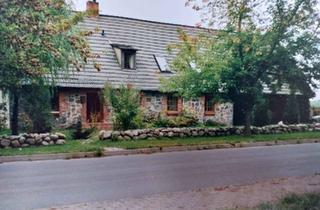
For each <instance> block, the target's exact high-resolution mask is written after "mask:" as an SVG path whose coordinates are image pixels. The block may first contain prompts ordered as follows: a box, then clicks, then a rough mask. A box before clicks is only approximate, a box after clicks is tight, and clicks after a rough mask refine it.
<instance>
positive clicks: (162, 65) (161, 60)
mask: <svg viewBox="0 0 320 210" xmlns="http://www.w3.org/2000/svg"><path fill="white" fill-rule="evenodd" d="M153 56H154V59H155V60H156V62H157V65H158V68H159V70H160V71H161V72H171V70H170V66H169V64H168V61H167V59H166V58H165V57H162V56H157V55H153Z"/></svg>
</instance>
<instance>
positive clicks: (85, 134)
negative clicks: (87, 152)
mask: <svg viewBox="0 0 320 210" xmlns="http://www.w3.org/2000/svg"><path fill="white" fill-rule="evenodd" d="M95 131H96V128H95V127H91V128H87V129H85V128H82V122H81V120H79V121H78V122H77V124H76V125H75V128H74V131H73V132H72V134H71V137H72V139H75V140H79V139H88V138H89V137H90V135H91V134H92V133H93V132H95Z"/></svg>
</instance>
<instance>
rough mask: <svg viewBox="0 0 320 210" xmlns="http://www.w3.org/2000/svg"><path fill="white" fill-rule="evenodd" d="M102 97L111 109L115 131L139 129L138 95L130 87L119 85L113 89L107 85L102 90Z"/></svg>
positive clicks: (137, 92) (136, 91)
mask: <svg viewBox="0 0 320 210" xmlns="http://www.w3.org/2000/svg"><path fill="white" fill-rule="evenodd" d="M104 96H105V99H106V101H107V102H109V104H110V105H111V107H112V111H113V116H114V119H113V127H114V129H117V130H129V129H136V128H139V126H141V125H139V124H140V123H141V122H140V121H139V120H141V119H139V117H140V116H139V115H140V112H141V110H140V93H139V91H138V90H135V89H133V88H132V87H131V86H130V85H127V86H124V85H121V86H120V87H119V89H114V88H112V87H111V85H109V84H107V85H106V86H105V89H104Z"/></svg>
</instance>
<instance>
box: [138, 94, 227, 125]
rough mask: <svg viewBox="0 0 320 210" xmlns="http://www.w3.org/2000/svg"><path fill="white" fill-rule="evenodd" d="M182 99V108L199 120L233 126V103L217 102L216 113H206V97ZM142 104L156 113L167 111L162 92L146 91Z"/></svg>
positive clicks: (150, 111) (149, 110) (164, 96)
mask: <svg viewBox="0 0 320 210" xmlns="http://www.w3.org/2000/svg"><path fill="white" fill-rule="evenodd" d="M181 100H182V107H179V109H180V110H185V111H187V112H191V113H193V114H194V115H195V116H197V118H198V119H199V122H202V123H203V122H206V121H207V120H212V121H214V122H217V123H220V124H224V125H228V126H231V125H232V123H233V104H232V103H228V102H226V103H217V104H216V105H215V111H214V113H215V114H214V115H206V114H205V110H204V97H199V98H198V99H196V100H185V99H181ZM142 106H143V107H144V109H145V110H147V111H148V112H149V113H152V114H154V115H156V114H159V113H165V112H166V108H167V107H166V95H164V94H161V93H144V94H143V95H142Z"/></svg>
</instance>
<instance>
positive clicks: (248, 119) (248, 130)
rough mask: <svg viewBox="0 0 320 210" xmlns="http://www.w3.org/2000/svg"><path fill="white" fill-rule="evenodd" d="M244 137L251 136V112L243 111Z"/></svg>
mask: <svg viewBox="0 0 320 210" xmlns="http://www.w3.org/2000/svg"><path fill="white" fill-rule="evenodd" d="M244 135H246V136H250V135H251V111H249V110H246V111H245V125H244Z"/></svg>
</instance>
